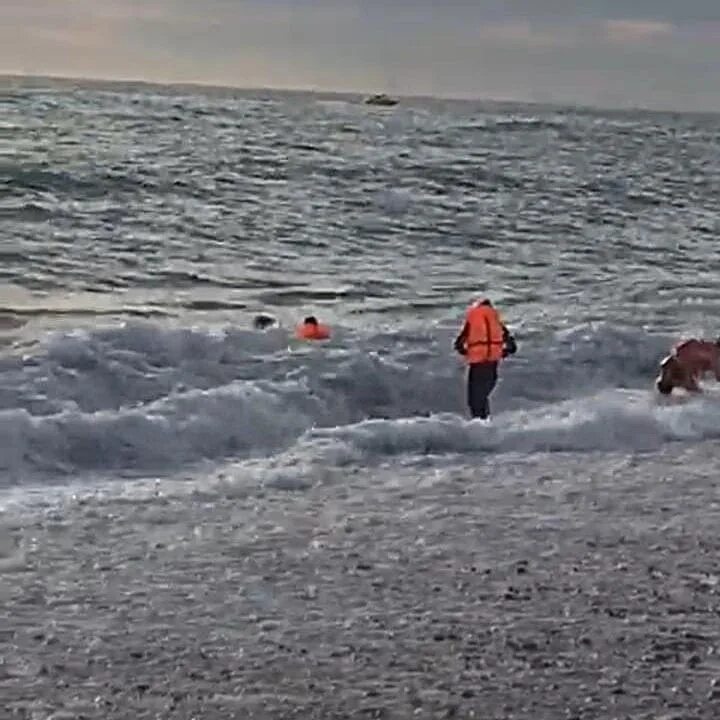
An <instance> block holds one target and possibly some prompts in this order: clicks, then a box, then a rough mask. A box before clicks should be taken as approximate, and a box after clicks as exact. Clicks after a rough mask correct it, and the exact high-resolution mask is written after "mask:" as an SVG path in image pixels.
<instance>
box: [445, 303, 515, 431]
mask: <svg viewBox="0 0 720 720" xmlns="http://www.w3.org/2000/svg"><path fill="white" fill-rule="evenodd" d="M454 348H455V350H456V352H458V353H460V355H463V356H464V357H465V361H466V362H467V364H468V375H467V403H468V407H469V408H470V415H471V416H472V417H474V418H482V419H486V418H488V417H489V415H490V400H489V398H490V393H492V391H493V389H494V388H495V384H496V383H497V379H498V365H499V364H500V361H501V360H502V359H503V358H506V357H507V356H508V355H514V354H515V353H516V352H517V343H516V342H515V338H514V337H513V336H512V335H511V334H510V331H509V330H508V329H507V327H505V325H504V324H503V322H502V320H501V319H500V314H499V313H498V311H497V310H496V309H495V308H494V307H493V306H492V303H491V302H490V300H488V299H483V300H478V301H477V302H474V303H473V304H472V305H471V306H470V307H469V308H468V309H467V312H466V314H465V322H464V323H463V326H462V329H461V330H460V333H459V334H458V336H457V337H456V338H455V343H454Z"/></svg>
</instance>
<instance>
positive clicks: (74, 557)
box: [0, 444, 720, 720]
mask: <svg viewBox="0 0 720 720" xmlns="http://www.w3.org/2000/svg"><path fill="white" fill-rule="evenodd" d="M712 451H713V448H712V447H711V444H707V446H706V447H704V449H702V450H701V451H699V450H698V446H695V447H689V448H686V449H685V450H681V449H680V450H678V449H676V450H675V451H672V450H668V451H667V452H666V453H665V457H662V455H661V456H655V459H652V460H643V459H637V458H635V459H633V458H632V457H623V456H621V455H614V456H612V457H609V458H608V462H606V463H605V465H604V467H605V470H604V471H603V472H605V473H606V474H605V475H604V476H601V475H599V474H598V473H599V470H598V468H599V467H601V466H600V465H596V464H594V465H593V466H592V467H594V468H595V469H596V472H595V473H594V474H593V475H590V476H588V475H587V474H586V475H585V476H583V475H582V472H583V467H585V466H586V463H587V461H586V458H584V457H582V456H580V457H578V456H559V457H558V458H557V462H556V467H557V468H558V472H557V474H556V475H554V476H550V475H548V474H547V470H548V465H547V463H544V462H543V459H542V458H541V457H535V458H526V459H521V458H510V457H504V458H498V459H497V461H496V462H494V463H493V465H492V467H489V466H485V467H484V468H479V469H478V470H469V469H467V468H466V469H462V468H456V469H454V470H453V471H452V473H451V474H448V475H447V476H445V477H443V478H439V477H438V475H437V473H433V474H429V475H423V474H422V472H420V471H419V470H417V469H413V468H405V469H403V468H392V467H388V468H386V469H385V470H384V471H381V472H380V473H376V474H375V476H374V477H369V476H367V475H364V474H363V473H361V472H360V471H356V472H355V473H353V472H352V471H348V472H347V474H346V475H345V478H344V479H345V483H344V484H342V483H341V482H339V480H340V478H335V481H334V482H333V483H332V484H322V485H318V486H316V487H314V488H312V489H310V490H307V491H305V492H291V493H288V492H279V491H266V492H265V493H264V496H263V493H260V494H257V493H254V492H248V491H247V488H242V485H241V482H240V479H239V478H238V483H240V484H238V485H237V486H234V485H228V486H227V487H226V490H225V492H224V493H220V494H215V493H214V492H213V493H210V492H203V491H198V492H196V493H195V495H194V496H189V497H183V496H178V497H176V498H172V497H163V496H160V497H156V498H153V497H147V498H145V499H139V500H133V499H131V498H124V499H123V498H116V499H113V498H99V499H92V498H85V499H81V500H79V501H76V502H71V503H69V504H68V505H67V506H66V507H65V509H64V510H61V509H58V510H55V511H50V512H46V513H45V515H44V516H37V517H35V519H32V518H30V517H26V518H25V519H24V520H23V519H22V518H21V517H18V518H17V519H16V521H15V523H16V524H15V526H14V527H12V522H11V523H10V524H9V525H8V524H7V522H8V521H9V519H8V518H5V520H6V534H7V528H10V532H11V534H12V535H14V537H15V538H16V539H20V541H21V548H20V549H19V550H18V551H17V552H18V553H19V554H18V555H17V558H16V562H15V565H14V566H13V565H12V564H11V563H10V564H8V559H7V557H6V558H5V560H4V562H5V565H4V567H3V569H2V571H1V572H0V577H1V578H2V581H3V582H2V584H1V585H0V588H2V596H3V613H2V615H3V620H4V622H3V631H2V638H3V649H2V653H1V654H2V655H3V657H4V663H3V664H0V693H2V696H3V698H5V699H6V703H5V704H6V707H7V709H8V711H10V712H14V713H16V715H17V716H18V717H28V718H29V717H38V718H51V717H52V718H55V719H56V720H59V719H60V718H70V717H74V718H80V717H84V718H106V719H107V720H114V719H115V718H130V717H134V718H146V717H147V718H150V717H161V718H178V719H180V718H190V717H201V718H203V719H204V720H208V719H214V718H218V720H219V719H220V718H271V717H272V718H276V717H284V718H286V717H297V718H326V717H327V718H329V717H376V718H381V717H382V718H405V717H408V718H410V717H412V718H417V717H420V718H442V717H447V718H450V717H462V718H465V717H477V718H483V719H484V718H506V717H513V718H522V719H523V720H525V718H527V720H530V719H531V718H532V719H533V720H539V719H540V718H548V719H550V718H557V717H573V718H582V719H583V720H589V719H590V718H597V719H598V720H600V718H610V717H630V716H632V717H633V718H647V719H648V720H649V719H650V718H653V720H657V718H659V717H663V718H665V717H667V718H670V717H678V718H680V717H683V718H685V717H693V718H711V717H715V716H717V712H718V710H719V709H720V660H718V659H717V655H716V652H717V650H718V647H720V630H719V629H718V626H717V610H718V609H719V608H720V602H719V599H718V593H719V592H720V590H719V589H718V588H719V587H720V585H718V578H717V576H716V575H714V571H715V570H716V569H717V563H716V560H715V558H716V556H717V552H718V550H720V539H718V538H717V533H716V528H717V521H718V517H719V516H720V512H719V508H718V504H717V503H711V502H710V495H711V494H712V493H713V491H714V490H713V488H714V486H713V481H712V480H710V479H708V478H706V477H704V476H703V475H702V473H696V474H695V475H692V474H688V473H687V471H686V463H687V459H688V457H690V456H691V455H692V456H693V457H696V456H697V455H698V452H703V453H707V456H708V457H707V460H708V462H711V461H712ZM661 468H664V472H665V474H666V475H665V480H660V481H658V480H657V479H653V478H651V477H648V471H652V472H658V471H659V469H661ZM583 477H584V479H579V478H583ZM233 488H234V489H233ZM678 494H681V495H682V499H683V502H682V503H679V502H678ZM5 547H7V543H5ZM6 555H7V553H6ZM33 713H35V714H33Z"/></svg>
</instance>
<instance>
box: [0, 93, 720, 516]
mask: <svg viewBox="0 0 720 720" xmlns="http://www.w3.org/2000/svg"><path fill="white" fill-rule="evenodd" d="M1 83H2V85H1V89H2V93H1V94H0V142H1V143H2V146H3V149H4V152H3V153H2V157H1V159H0V259H1V260H2V262H1V263H0V507H4V506H9V505H12V504H15V503H33V502H49V501H50V498H52V497H53V493H61V492H64V491H66V490H67V489H68V488H71V489H72V491H73V492H78V490H79V489H80V490H84V491H87V492H91V491H94V490H96V489H98V488H102V490H103V492H108V493H113V492H118V493H119V492H121V491H122V492H126V491H127V489H128V488H134V489H135V490H136V491H141V490H142V489H143V488H151V487H157V486H158V484H162V486H163V488H165V489H166V490H168V491H171V490H172V488H174V487H178V488H179V487H187V486H188V483H190V485H191V486H193V487H198V486H201V487H211V486H212V484H213V483H214V482H220V481H222V482H223V483H226V484H227V483H232V484H234V485H235V486H237V487H241V488H242V487H246V488H247V489H248V491H249V492H252V491H253V489H254V488H268V487H269V488H276V489H278V490H283V491H285V490H289V491H296V492H302V491H303V489H305V488H307V487H309V486H311V485H313V484H315V483H317V482H338V483H340V482H343V478H344V477H345V476H346V475H347V474H349V473H352V472H355V471H358V470H359V469H362V470H363V471H368V470H369V471H371V472H372V471H373V469H374V468H377V469H382V470H383V471H385V472H386V473H387V471H388V470H390V471H392V469H393V468H398V469H399V468H402V469H403V473H405V474H407V473H408V471H409V469H410V470H412V471H413V472H414V473H415V474H416V475H417V476H419V477H422V476H428V475H435V474H437V473H443V472H445V471H447V470H448V468H456V469H457V468H468V467H470V468H472V467H475V466H477V465H479V464H480V465H483V466H484V467H485V466H487V464H488V463H492V462H493V461H494V459H499V457H500V456H503V458H505V459H507V458H508V457H511V456H515V457H517V458H518V459H519V460H523V459H524V460H527V459H528V458H531V459H533V462H534V467H540V468H543V467H544V468H546V469H547V472H549V473H551V474H552V473H553V472H555V471H556V470H557V469H558V468H559V467H561V466H562V464H563V463H568V462H571V461H570V460H569V459H568V458H569V457H570V456H572V458H574V459H573V460H572V462H573V463H576V461H577V455H578V454H584V456H585V457H586V462H585V464H584V465H583V467H584V468H585V470H586V472H587V473H590V474H592V473H593V472H594V471H595V470H597V471H598V472H600V471H601V470H603V468H605V467H606V465H607V460H608V457H609V456H612V457H617V456H618V455H619V456H634V457H637V458H639V459H641V460H642V462H647V463H649V465H648V467H662V462H663V461H662V457H665V456H666V455H664V454H666V453H667V452H668V449H669V448H672V445H673V443H674V444H677V445H678V447H682V451H683V452H686V453H687V452H688V449H689V448H692V447H693V446H694V445H697V446H698V447H700V446H704V452H703V453H702V454H701V455H700V454H699V455H698V460H697V462H698V463H699V464H700V465H702V463H705V466H707V468H708V472H711V471H712V465H713V453H712V452H708V450H710V449H711V448H712V444H713V443H714V442H715V441H716V440H717V438H719V437H720V400H718V398H717V396H714V395H713V394H712V393H709V394H708V395H707V396H706V397H704V398H702V399H700V400H697V401H694V402H678V401H671V402H664V403H662V402H659V401H658V399H657V398H656V397H655V396H654V394H653V392H652V382H653V379H654V375H655V373H656V367H657V363H658V361H659V360H660V359H661V358H662V357H663V355H664V354H666V352H667V350H668V348H669V345H670V344H671V343H672V342H674V341H675V340H676V339H678V338H679V337H681V336H689V335H696V336H699V335H703V336H707V337H715V336H717V335H718V334H720V328H718V325H717V318H718V317H719V316H720V289H719V288H718V274H717V270H718V261H717V230H718V210H719V206H720V194H719V190H720V155H719V154H718V147H719V144H718V138H720V118H718V117H716V116H711V115H688V114H660V113H647V112H641V111H636V112H627V111H626V112H609V111H600V110H587V109H583V110H580V109H568V108H557V107H541V106H522V105H509V104H497V103H479V102H478V103H470V102H450V101H447V102H440V101H431V100H422V99H411V100H407V101H403V102H402V103H401V104H400V105H398V106H397V107H395V108H390V109H378V108H372V107H368V106H365V105H364V104H363V103H362V102H361V99H360V98H357V97H350V96H348V97H344V96H319V95H311V94H297V93H296V94H282V93H271V92H259V91H256V92H241V91H231V90H220V89H198V88H188V87H155V86H146V85H132V84H107V85H102V84H98V83H92V84H91V83H86V84H83V83H71V82H60V81H50V80H42V79H34V80H25V81H18V80H10V79H5V80H2V81H1ZM480 294H487V295H489V296H490V297H491V298H492V299H493V300H494V302H495V303H496V305H497V306H498V307H499V309H500V310H501V312H502V314H503V316H504V318H505V320H506V322H507V324H508V325H509V326H510V328H511V329H512V331H513V332H514V333H515V335H516V337H517V339H518V343H519V352H518V354H517V356H515V357H514V358H512V359H509V360H508V361H507V362H506V363H505V364H504V366H503V368H502V372H501V381H500V383H499V385H498V388H497V389H496V391H495V393H494V395H493V398H492V401H493V411H494V417H493V421H492V423H491V424H490V425H484V424H481V423H477V422H470V421H468V419H467V415H466V409H465V404H464V392H465V390H464V374H463V373H464V370H463V365H462V362H461V360H460V358H458V357H457V356H456V355H455V354H454V353H453V351H452V339H453V336H454V334H455V332H456V331H457V329H458V326H459V324H460V322H461V320H462V315H463V312H464V309H465V307H466V306H467V304H468V303H469V302H470V301H471V300H473V299H474V298H475V297H476V296H478V295H480ZM259 312H266V313H271V314H273V315H275V316H276V317H277V318H278V320H279V327H277V328H274V329H272V330H269V331H267V332H257V331H255V330H253V328H252V318H253V316H254V315H255V314H256V313H259ZM309 313H314V314H316V315H317V316H318V317H319V318H320V319H321V320H323V321H325V322H327V323H329V324H330V325H331V326H332V328H333V331H334V335H333V338H332V340H331V341H330V342H328V343H323V344H316V345H305V344H300V343H297V342H296V341H294V340H293V339H292V337H291V335H292V327H293V325H294V324H295V323H296V322H297V321H298V320H299V319H301V318H302V317H303V316H305V315H307V314H309ZM653 458H656V463H655V466H653V465H652V463H653ZM713 472H714V471H713Z"/></svg>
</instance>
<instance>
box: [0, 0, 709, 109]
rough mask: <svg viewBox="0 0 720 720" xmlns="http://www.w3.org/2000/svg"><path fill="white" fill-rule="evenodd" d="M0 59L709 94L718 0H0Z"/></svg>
mask: <svg viewBox="0 0 720 720" xmlns="http://www.w3.org/2000/svg"><path fill="white" fill-rule="evenodd" d="M0 73H23V74H54V75H70V76H84V77H100V78H120V79H143V80H159V81H192V82H206V83H217V84H228V85H236V86H244V87H251V86H268V87H293V88H297V87H299V88H314V89H338V90H351V91H360V92H373V91H385V92H394V93H402V94H433V95H442V96H454V97H494V98H500V99H519V100H540V101H560V102H579V103H592V104H601V105H610V106H616V105H617V106H626V105H635V106H644V107H660V108H677V109H683V108H687V109H709V110H720V0H623V1H621V0H577V1H576V2H571V0H474V1H473V0H265V1H264V2H262V1H261V0H0Z"/></svg>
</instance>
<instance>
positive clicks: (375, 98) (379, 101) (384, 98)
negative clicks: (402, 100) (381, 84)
mask: <svg viewBox="0 0 720 720" xmlns="http://www.w3.org/2000/svg"><path fill="white" fill-rule="evenodd" d="M365 104H366V105H382V106H383V107H392V106H393V105H397V104H398V101H397V100H395V98H391V97H390V96H388V95H386V94H385V93H378V94H377V95H371V96H370V97H369V98H367V99H366V100H365Z"/></svg>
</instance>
